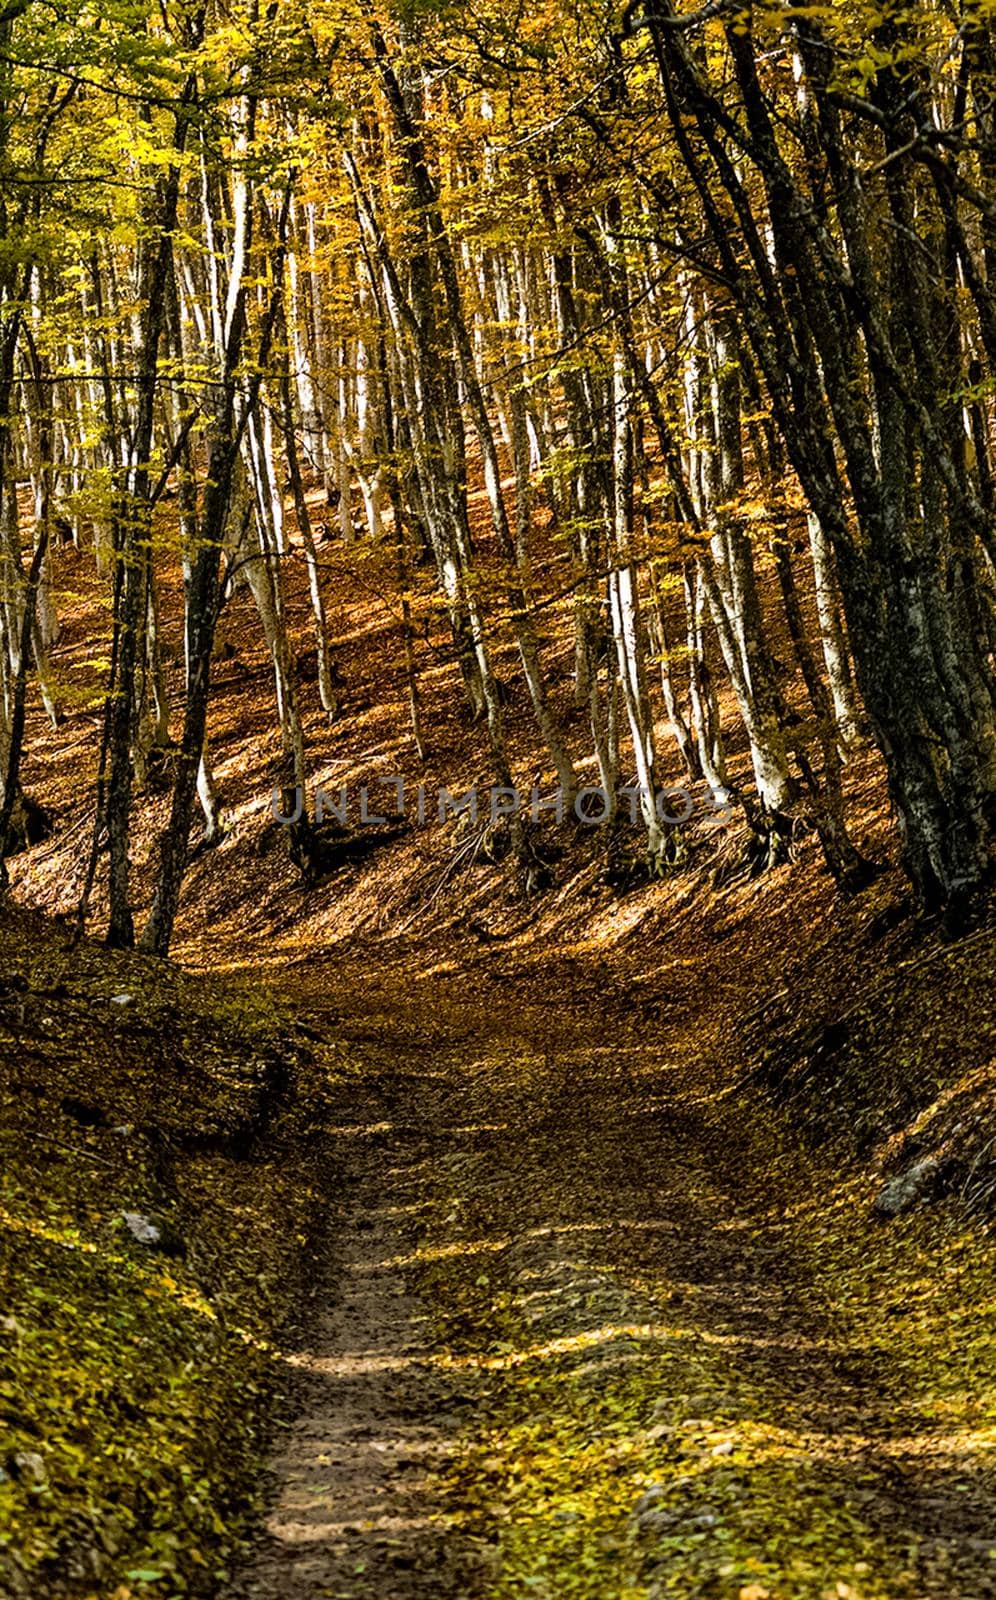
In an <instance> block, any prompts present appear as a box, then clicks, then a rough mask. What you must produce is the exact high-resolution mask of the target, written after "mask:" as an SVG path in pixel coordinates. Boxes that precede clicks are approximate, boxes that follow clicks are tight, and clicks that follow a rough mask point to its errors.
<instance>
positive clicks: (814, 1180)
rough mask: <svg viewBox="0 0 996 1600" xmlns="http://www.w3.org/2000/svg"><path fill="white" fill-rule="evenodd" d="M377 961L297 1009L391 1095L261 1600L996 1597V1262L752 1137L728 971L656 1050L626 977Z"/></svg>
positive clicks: (358, 1116)
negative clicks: (737, 1090)
mask: <svg viewBox="0 0 996 1600" xmlns="http://www.w3.org/2000/svg"><path fill="white" fill-rule="evenodd" d="M987 948H988V947H987ZM448 953H449V955H450V959H447V956H448ZM377 957H378V958H377V959H376V961H375V960H374V952H373V951H372V950H370V949H366V950H361V951H355V950H354V951H351V952H348V953H346V954H344V955H340V956H339V958H338V959H337V960H336V961H335V962H334V963H333V962H329V961H326V960H323V959H316V960H314V961H312V962H308V963H305V964H303V965H301V966H299V967H297V968H293V969H290V970H289V971H288V973H287V974H286V976H285V981H286V982H288V983H289V984H290V986H291V988H292V990H293V993H294V996H295V1004H296V1005H297V1006H298V1007H300V1014H301V1015H302V1017H303V1018H304V1019H305V1021H306V1023H307V1026H308V1028H309V1029H310V1030H313V1031H315V1032H316V1033H318V1034H321V1033H322V1032H323V1031H325V1032H326V1033H327V1035H328V1037H329V1038H330V1039H331V1038H334V1040H335V1041H336V1046H337V1056H336V1061H337V1063H338V1061H339V1060H340V1056H339V1054H338V1052H341V1048H342V1046H343V1044H344V1043H345V1044H346V1045H347V1055H348V1057H349V1059H350V1061H351V1062H352V1063H353V1064H354V1065H353V1069H352V1071H351V1072H350V1073H348V1074H347V1075H346V1077H345V1078H344V1079H342V1078H340V1080H339V1082H340V1088H339V1090H338V1092H337V1093H336V1094H335V1095H334V1096H333V1100H332V1106H333V1119H334V1121H333V1132H334V1136H335V1138H336V1140H337V1145H338V1148H339V1149H340V1150H341V1152H342V1154H341V1156H340V1157H339V1160H340V1162H341V1173H342V1182H341V1185H340V1192H341V1193H343V1195H344V1196H345V1197H346V1199H347V1207H346V1212H345V1215H344V1216H340V1217H339V1218H337V1220H336V1223H335V1226H334V1228H333V1230H332V1231H331V1233H330V1235H329V1239H328V1245H327V1253H326V1254H325V1255H322V1256H320V1257H319V1258H318V1261H317V1262H316V1271H317V1274H318V1278H317V1282H316V1286H315V1289H314V1290H313V1294H314V1302H315V1311H314V1315H313V1317H312V1318H311V1319H310V1321H309V1323H308V1326H307V1330H306V1336H305V1338H304V1339H303V1340H302V1341H301V1342H299V1343H298V1344H296V1345H295V1346H294V1347H293V1348H292V1349H290V1350H289V1351H288V1352H287V1359H288V1361H289V1363H290V1364H291V1366H292V1368H293V1371H294V1373H295V1377H296V1381H295V1385H294V1391H293V1393H294V1409H295V1411H296V1416H295V1418H294V1420H293V1421H291V1422H290V1423H289V1425H288V1426H287V1427H286V1428H285V1429H283V1430H281V1433H280V1437H279V1440H278V1443H277V1445H276V1448H275V1451H274V1454H273V1457H272V1461H271V1472H272V1503H271V1509H270V1512H269V1516H268V1520H267V1524H266V1534H265V1537H264V1538H263V1540H262V1542H261V1543H260V1545H259V1547H258V1548H257V1550H256V1552H255V1554H254V1555H253V1557H252V1558H251V1559H250V1561H249V1562H248V1564H247V1566H246V1567H245V1569H244V1571H243V1573H242V1575H241V1577H240V1580H239V1582H238V1584H237V1586H236V1588H235V1589H234V1590H233V1591H232V1592H233V1594H235V1595H237V1596H238V1600H305V1597H308V1600H311V1597H315V1600H318V1597H326V1596H328V1597H338V1600H347V1597H349V1600H389V1597H390V1600H416V1597H417V1600H450V1597H453V1600H456V1597H458V1596H459V1597H466V1600H473V1597H478V1596H480V1597H482V1600H484V1597H492V1600H499V1597H500V1600H506V1597H507V1600H512V1597H519V1596H523V1597H525V1596H537V1595H538V1596H545V1597H548V1600H596V1597H597V1600H642V1597H643V1596H646V1595H650V1596H665V1595H677V1596H682V1597H691V1596H716V1597H722V1600H726V1597H740V1600H764V1597H766V1596H770V1597H779V1600H788V1597H793V1600H796V1597H798V1600H802V1597H805V1600H808V1597H813V1600H817V1597H820V1600H830V1597H839V1600H846V1597H860V1600H876V1597H881V1600H885V1597H890V1600H891V1597H896V1600H898V1597H901V1596H905V1597H910V1600H917V1597H924V1600H925V1597H928V1596H931V1597H933V1596H937V1597H938V1600H940V1597H942V1596H943V1597H953V1596H958V1597H963V1600H976V1597H977V1600H982V1597H984V1596H989V1595H994V1594H996V1536H994V1531H993V1530H994V1529H996V1457H994V1454H993V1451H994V1448H996V1395H994V1389H993V1383H994V1376H996V1371H994V1367H996V1364H994V1359H993V1356H994V1349H996V1344H994V1337H996V1327H994V1309H996V1308H994V1305H993V1289H992V1285H993V1277H992V1268H993V1264H994V1258H993V1251H992V1249H991V1247H990V1246H989V1245H987V1244H986V1242H985V1240H984V1239H983V1238H982V1237H981V1235H980V1234H979V1233H978V1231H977V1230H975V1229H972V1228H970V1227H968V1226H966V1225H965V1221H964V1218H963V1216H960V1215H959V1213H958V1211H957V1209H952V1208H949V1209H948V1211H947V1213H946V1214H942V1215H940V1216H939V1214H938V1211H937V1210H936V1209H935V1210H930V1211H921V1212H920V1213H919V1214H918V1215H915V1216H912V1217H908V1218H902V1219H899V1220H897V1221H893V1222H891V1223H884V1222H882V1221H880V1220H876V1219H875V1218H874V1217H873V1216H872V1214H871V1210H870V1205H869V1200H870V1194H869V1187H868V1179H867V1175H866V1174H862V1173H860V1171H858V1170H855V1169H854V1168H853V1167H852V1168H851V1169H850V1170H849V1171H841V1170H840V1169H839V1167H837V1166H836V1165H835V1162H834V1157H833V1155H832V1154H830V1155H829V1158H828V1152H827V1151H825V1150H821V1149H819V1148H814V1146H813V1145H812V1144H811V1143H808V1144H807V1142H806V1140H805V1139H804V1137H803V1136H802V1135H801V1132H800V1128H799V1125H798V1120H797V1119H795V1121H793V1119H792V1118H791V1117H790V1116H789V1115H787V1114H786V1112H785V1110H784V1108H783V1109H778V1108H776V1107H774V1106H772V1105H770V1104H769V1106H768V1108H767V1113H766V1114H765V1115H762V1116H759V1115H757V1107H756V1106H755V1112H754V1115H753V1116H749V1117H745V1115H744V1104H743V1100H742V1097H740V1096H737V1095H733V1096H731V1094H730V1092H729V1090H730V1087H731V1086H730V1082H729V1079H728V1076H725V1075H724V1074H723V1073H722V1072H721V1071H718V1070H717V1060H716V1056H715V1053H714V1045H715V1040H716V1037H717V1024H718V1025H719V1031H720V1032H721V1031H722V1025H723V1024H722V1003H723V999H724V996H723V994H722V991H721V988H720V992H718V993H717V991H716V990H715V989H711V988H710V987H709V986H707V985H703V983H702V979H703V976H704V972H703V970H702V968H701V966H700V967H699V969H698V970H695V964H693V963H690V962H688V961H687V960H686V961H683V960H682V959H680V958H679V959H677V960H676V961H675V962H674V964H673V966H672V967H671V968H668V969H665V971H664V972H663V974H661V976H660V979H659V980H658V981H657V982H655V984H654V994H655V1000H654V1001H653V1010H654V1012H655V1014H656V1016H655V1021H656V1025H655V1027H654V1029H653V1035H654V1037H653V1041H652V1042H648V1035H647V1019H646V1002H644V1004H639V1003H634V998H633V990H632V988H631V987H630V986H628V985H625V984H621V983H619V981H618V979H619V977H620V974H619V971H618V968H616V970H613V968H612V967H611V966H609V965H608V964H607V965H605V966H604V967H603V969H602V971H601V972H599V971H598V968H597V967H595V968H591V967H587V968H586V966H585V964H584V963H583V961H581V960H579V959H573V960H570V959H568V960H566V961H565V960H564V959H563V958H562V957H559V956H558V955H557V954H555V953H551V952H542V951H537V950H536V949H535V948H533V949H532V950H531V951H530V950H529V949H528V947H525V948H523V947H520V948H519V949H518V950H517V951H515V952H512V953H511V954H505V953H503V955H502V957H501V958H498V959H496V958H495V957H494V954H493V952H489V955H488V957H487V958H479V959H478V960H477V961H476V962H474V963H472V966H471V969H470V970H468V967H467V966H466V965H464V964H463V963H462V962H461V961H460V960H459V959H458V960H454V959H452V952H451V951H450V952H448V951H447V947H446V946H445V945H444V944H436V945H435V947H434V948H433V947H429V948H427V947H426V945H425V944H424V943H423V944H421V945H416V944H414V943H409V944H407V945H405V944H404V943H401V944H399V946H398V947H396V948H394V949H390V948H388V949H386V950H385V949H384V948H383V947H382V948H381V949H380V950H379V951H378V953H377ZM702 965H703V966H704V965H705V962H703V963H702ZM540 972H542V982H538V978H539V975H540ZM719 982H720V984H721V979H720V980H719ZM679 1041H684V1048H683V1049H681V1050H680V1051H676V1049H675V1045H676V1043H678V1042H679ZM317 1059H318V1062H319V1064H320V1061H321V1049H320V1048H319V1050H318V1058H317Z"/></svg>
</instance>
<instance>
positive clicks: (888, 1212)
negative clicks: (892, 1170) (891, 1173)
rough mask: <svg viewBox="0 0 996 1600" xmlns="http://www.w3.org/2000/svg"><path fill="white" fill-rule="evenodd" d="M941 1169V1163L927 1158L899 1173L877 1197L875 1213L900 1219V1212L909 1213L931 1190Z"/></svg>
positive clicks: (929, 1157)
mask: <svg viewBox="0 0 996 1600" xmlns="http://www.w3.org/2000/svg"><path fill="white" fill-rule="evenodd" d="M940 1168H941V1164H940V1162H939V1161H937V1160H935V1158H934V1157H933V1156H927V1157H926V1158H925V1159H924V1160H923V1161H917V1162H915V1163H914V1165H913V1166H912V1167H908V1168H907V1169H906V1171H905V1172H900V1173H897V1175H896V1177H894V1178H890V1179H889V1181H888V1183H887V1184H885V1186H884V1187H883V1188H882V1189H880V1190H879V1192H878V1194H877V1195H876V1196H875V1202H874V1209H875V1211H876V1212H877V1213H878V1215H879V1216H880V1217H898V1216H899V1214H900V1212H902V1211H909V1209H910V1207H911V1206H914V1205H915V1204H916V1202H917V1201H918V1200H922V1199H923V1197H924V1195H925V1194H926V1193H927V1192H928V1190H929V1189H930V1188H931V1186H932V1185H933V1182H934V1179H935V1178H936V1177H937V1174H938V1172H939V1171H940Z"/></svg>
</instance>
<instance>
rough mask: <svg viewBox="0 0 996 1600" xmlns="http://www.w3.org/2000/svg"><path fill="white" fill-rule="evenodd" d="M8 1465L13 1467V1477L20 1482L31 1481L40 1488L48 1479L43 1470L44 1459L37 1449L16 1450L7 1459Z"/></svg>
mask: <svg viewBox="0 0 996 1600" xmlns="http://www.w3.org/2000/svg"><path fill="white" fill-rule="evenodd" d="M8 1465H9V1466H11V1467H13V1469H14V1475H15V1477H16V1478H17V1479H18V1480H19V1481H20V1482H21V1483H33V1484H35V1485H36V1487H38V1488H40V1487H41V1485H42V1484H43V1483H46V1482H47V1481H48V1473H47V1472H46V1470H45V1460H44V1457H43V1456H40V1455H39V1454H38V1452H37V1450H17V1451H15V1453H14V1455H12V1456H10V1457H9V1459H8Z"/></svg>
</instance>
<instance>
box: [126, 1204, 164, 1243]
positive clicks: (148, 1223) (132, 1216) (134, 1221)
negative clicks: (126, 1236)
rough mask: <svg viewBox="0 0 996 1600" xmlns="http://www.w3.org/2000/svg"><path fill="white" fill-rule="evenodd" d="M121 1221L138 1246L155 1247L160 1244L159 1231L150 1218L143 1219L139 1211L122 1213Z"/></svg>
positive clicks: (160, 1234)
mask: <svg viewBox="0 0 996 1600" xmlns="http://www.w3.org/2000/svg"><path fill="white" fill-rule="evenodd" d="M121 1220H122V1222H123V1223H124V1225H125V1227H126V1228H127V1229H128V1232H129V1233H130V1234H131V1236H132V1238H133V1239H137V1240H138V1242H139V1244H148V1245H156V1244H160V1243H161V1242H162V1231H161V1229H160V1228H158V1227H157V1225H156V1224H155V1223H154V1222H153V1221H152V1218H151V1217H143V1216H142V1213H141V1212H140V1211H122V1213H121Z"/></svg>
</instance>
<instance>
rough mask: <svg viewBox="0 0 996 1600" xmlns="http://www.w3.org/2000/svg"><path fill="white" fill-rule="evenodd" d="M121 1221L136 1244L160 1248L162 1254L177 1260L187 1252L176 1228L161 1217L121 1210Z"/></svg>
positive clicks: (148, 1247)
mask: <svg viewBox="0 0 996 1600" xmlns="http://www.w3.org/2000/svg"><path fill="white" fill-rule="evenodd" d="M121 1221H122V1222H123V1223H124V1225H125V1227H126V1228H127V1229H128V1232H129V1233H130V1234H131V1236H132V1238H133V1239H134V1240H135V1241H136V1243H137V1244H144V1245H145V1246H146V1248H147V1249H149V1250H160V1251H162V1254H163V1255H164V1256H173V1257H175V1258H176V1259H178V1260H182V1258H183V1257H184V1256H185V1255H186V1254H187V1246H186V1244H185V1243H184V1241H183V1239H182V1238H181V1237H180V1235H179V1234H178V1233H177V1231H176V1229H175V1228H173V1227H171V1225H170V1224H169V1223H168V1222H166V1221H165V1220H164V1218H162V1217H146V1216H143V1214H142V1212H141V1211H122V1213H121Z"/></svg>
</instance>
